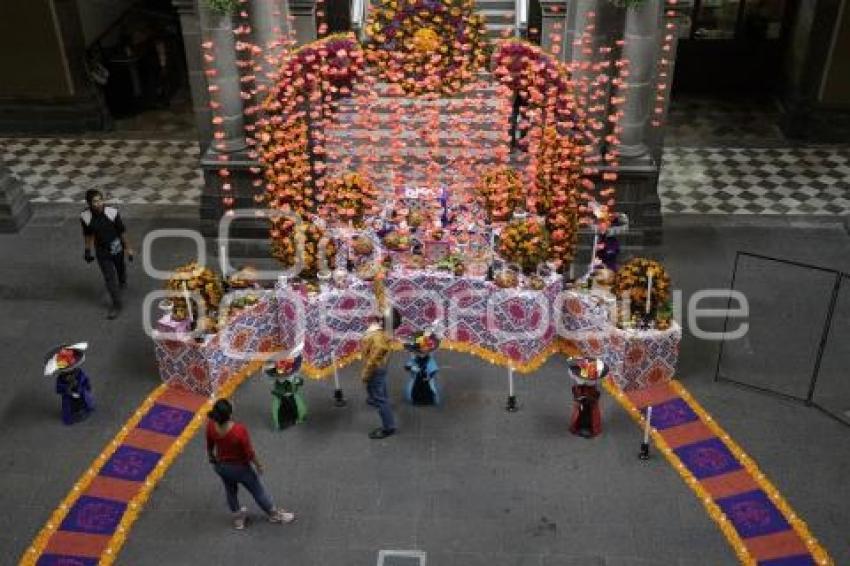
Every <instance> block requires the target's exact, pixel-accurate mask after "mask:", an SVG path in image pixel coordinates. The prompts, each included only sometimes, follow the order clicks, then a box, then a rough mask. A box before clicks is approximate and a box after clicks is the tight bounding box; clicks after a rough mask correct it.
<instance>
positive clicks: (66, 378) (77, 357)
mask: <svg viewBox="0 0 850 566" xmlns="http://www.w3.org/2000/svg"><path fill="white" fill-rule="evenodd" d="M86 349H88V343H87V342H80V343H79V344H73V345H71V346H68V345H66V344H62V345H61V346H56V347H55V348H53V349H52V350H50V351H49V352H48V353H47V356H46V357H45V363H44V375H46V376H50V377H54V376H55V377H56V393H58V394H59V395H61V396H62V422H64V423H65V424H66V425H72V424H74V423H76V422H79V421H81V420H83V419H85V418H86V417H88V416H89V414H90V413H91V412H92V411H93V410H94V400H93V398H92V395H91V383H90V382H89V376H88V375H86V373H85V372H84V371H83V370H82V367H81V366H82V365H83V362H84V361H85V359H86Z"/></svg>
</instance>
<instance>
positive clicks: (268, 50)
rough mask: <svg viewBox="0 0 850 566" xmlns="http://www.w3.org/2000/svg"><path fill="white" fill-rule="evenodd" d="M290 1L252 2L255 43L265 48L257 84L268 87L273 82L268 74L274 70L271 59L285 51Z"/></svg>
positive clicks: (252, 24)
mask: <svg viewBox="0 0 850 566" xmlns="http://www.w3.org/2000/svg"><path fill="white" fill-rule="evenodd" d="M288 15H289V6H288V2H286V1H285V0H253V2H252V3H251V28H252V30H253V33H254V43H255V44H256V45H258V46H259V47H260V49H262V50H263V54H262V55H261V56H260V60H259V61H258V62H259V63H260V66H261V67H262V70H261V71H260V72H258V73H257V85H258V86H260V87H266V88H264V89H263V90H264V91H265V90H266V89H267V88H268V86H269V85H270V84H271V81H270V80H269V78H268V74H269V73H270V72H272V71H274V65H272V63H270V62H269V59H272V60H277V59H278V58H279V57H280V54H281V52H282V51H283V46H284V44H285V41H286V40H287V39H288V36H289V22H288V21H287V16H288Z"/></svg>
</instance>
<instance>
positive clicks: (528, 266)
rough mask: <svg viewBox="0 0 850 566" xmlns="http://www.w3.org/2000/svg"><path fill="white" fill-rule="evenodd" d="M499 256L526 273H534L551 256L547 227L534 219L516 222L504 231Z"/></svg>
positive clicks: (500, 241) (500, 240) (500, 239)
mask: <svg viewBox="0 0 850 566" xmlns="http://www.w3.org/2000/svg"><path fill="white" fill-rule="evenodd" d="M499 254H500V255H501V256H502V257H503V258H505V259H506V260H508V261H510V262H512V263H516V264H517V265H519V266H520V267H521V268H522V270H523V271H524V272H526V273H530V272H532V271H534V270H535V269H536V268H537V266H538V265H540V264H541V263H543V262H545V261H546V258H547V257H548V256H549V233H548V230H546V226H545V225H544V224H543V223H542V222H540V221H538V220H536V219H534V218H526V219H523V220H514V221H513V222H511V223H509V224H508V225H507V226H506V227H505V229H504V230H502V234H501V236H500V238H499Z"/></svg>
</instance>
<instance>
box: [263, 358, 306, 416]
mask: <svg viewBox="0 0 850 566" xmlns="http://www.w3.org/2000/svg"><path fill="white" fill-rule="evenodd" d="M299 369H301V356H300V355H299V356H298V357H296V358H294V359H288V360H280V361H278V362H277V363H276V364H275V365H273V366H270V367H269V368H267V369H266V374H267V375H268V376H269V377H271V378H272V379H274V384H273V386H272V420H273V421H274V425H275V428H277V429H279V430H282V429H285V428H287V427H289V426H292V425H294V424H298V423H302V422H304V419H305V418H306V417H307V403H305V401H304V396H303V395H302V394H301V391H300V390H301V387H302V386H303V385H304V378H302V377H301V375H300V374H299V373H298V370H299Z"/></svg>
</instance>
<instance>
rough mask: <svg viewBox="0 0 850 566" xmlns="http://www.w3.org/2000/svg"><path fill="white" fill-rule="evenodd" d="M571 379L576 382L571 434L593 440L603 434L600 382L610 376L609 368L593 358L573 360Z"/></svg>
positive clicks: (573, 390) (573, 389)
mask: <svg viewBox="0 0 850 566" xmlns="http://www.w3.org/2000/svg"><path fill="white" fill-rule="evenodd" d="M569 368H570V377H571V378H572V379H573V381H574V382H575V385H573V386H572V392H573V414H572V417H570V432H572V433H573V434H577V435H578V436H583V437H584V438H593V437H594V436H597V435H598V434H600V433H601V432H602V416H601V412H600V410H599V381H600V380H602V379H603V378H604V377H605V376H606V375H608V366H606V365H605V363H603V362H602V360H597V359H593V358H573V359H571V360H570V361H569Z"/></svg>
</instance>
